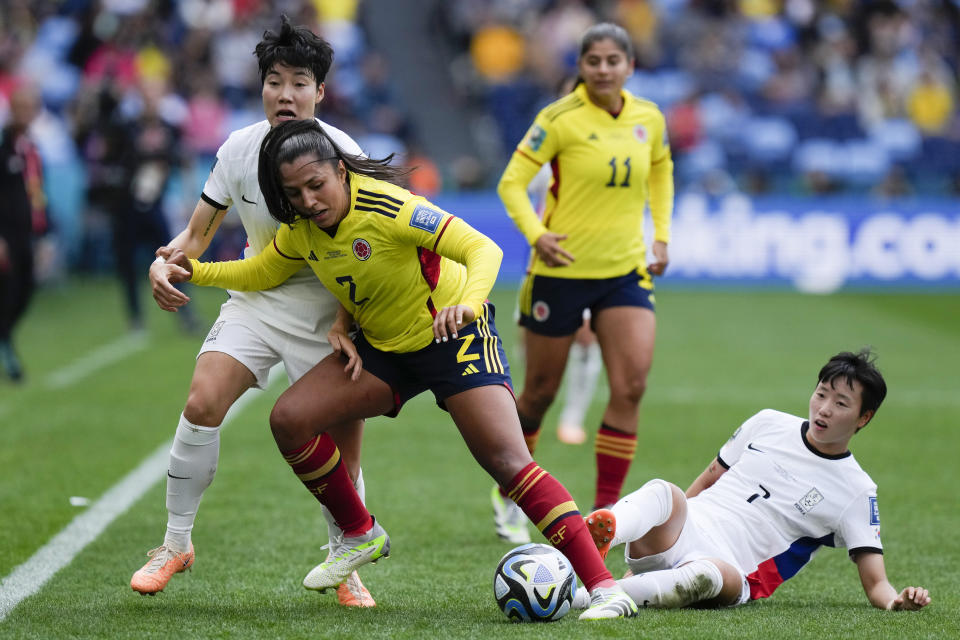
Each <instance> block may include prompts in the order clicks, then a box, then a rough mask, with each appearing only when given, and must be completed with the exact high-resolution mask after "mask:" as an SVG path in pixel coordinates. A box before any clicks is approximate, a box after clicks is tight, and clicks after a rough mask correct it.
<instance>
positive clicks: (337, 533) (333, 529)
mask: <svg viewBox="0 0 960 640" xmlns="http://www.w3.org/2000/svg"><path fill="white" fill-rule="evenodd" d="M353 486H354V488H355V489H356V490H357V494H358V495H359V496H360V502H362V503H363V504H367V487H366V485H364V483H363V469H359V470H358V471H357V481H356V482H354V483H353ZM320 507H321V508H320V511H321V513H323V519H324V520H326V521H327V540H328V541H329V542H330V543H331V544H332V543H333V541H334V540H338V539H340V538H342V537H343V529H341V528H340V527H338V526H337V522H336V520H334V519H333V514H332V513H330V510H329V509H327V508H326V507H325V506H324V505H322V504H321V505H320ZM330 551H331V552H333V549H332V548H331V549H330Z"/></svg>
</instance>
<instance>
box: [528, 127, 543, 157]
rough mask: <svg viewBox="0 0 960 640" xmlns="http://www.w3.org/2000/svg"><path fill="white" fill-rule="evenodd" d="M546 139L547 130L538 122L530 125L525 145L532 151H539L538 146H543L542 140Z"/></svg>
mask: <svg viewBox="0 0 960 640" xmlns="http://www.w3.org/2000/svg"><path fill="white" fill-rule="evenodd" d="M546 139H547V132H546V131H544V129H543V127H541V126H540V125H538V124H535V125H533V126H532V127H530V131H528V132H527V146H528V147H530V148H531V149H533V150H534V151H540V147H542V146H543V141H544V140H546Z"/></svg>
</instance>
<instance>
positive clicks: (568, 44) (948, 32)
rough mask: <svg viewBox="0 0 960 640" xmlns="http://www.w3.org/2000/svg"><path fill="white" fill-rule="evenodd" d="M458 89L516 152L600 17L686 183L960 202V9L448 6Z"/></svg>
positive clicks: (457, 2)
mask: <svg viewBox="0 0 960 640" xmlns="http://www.w3.org/2000/svg"><path fill="white" fill-rule="evenodd" d="M443 20H444V23H445V30H446V31H447V32H448V33H449V34H450V35H451V38H452V40H453V42H454V43H455V45H456V46H457V47H458V50H459V51H461V52H462V55H461V56H460V57H459V59H458V60H456V61H455V62H454V63H453V65H452V75H453V77H454V79H455V81H456V82H457V86H458V89H459V91H460V92H461V93H462V94H463V95H464V96H467V97H468V98H469V99H471V100H473V101H474V102H475V103H477V104H481V105H483V106H484V109H485V112H486V113H487V114H489V116H488V118H489V120H490V125H491V126H492V127H495V129H496V131H497V132H498V133H499V143H500V145H499V147H500V149H499V152H500V153H501V154H502V155H506V154H509V153H510V152H511V151H512V149H513V148H514V146H515V145H516V143H517V142H518V141H519V139H520V138H521V137H522V136H523V134H524V132H525V130H526V128H527V126H528V125H529V123H530V122H531V121H532V119H533V117H534V115H535V114H536V111H537V110H538V109H539V108H541V107H542V106H544V104H546V103H547V102H549V101H551V100H553V99H555V91H556V87H557V86H558V85H559V83H560V82H561V80H562V79H563V78H564V77H566V76H568V75H575V73H576V58H577V53H578V51H577V45H578V37H579V35H580V34H581V33H582V32H583V31H584V30H585V29H586V28H587V27H588V26H590V25H591V24H594V23H595V22H597V21H599V20H609V21H613V22H616V23H618V24H620V25H622V26H623V27H625V28H626V29H627V31H628V32H629V33H630V34H631V36H632V38H633V41H634V44H635V48H636V60H637V71H636V73H635V74H634V76H633V77H632V79H631V80H630V81H629V82H628V85H627V88H628V89H629V90H630V91H632V92H633V93H635V94H637V95H640V96H642V97H645V98H647V99H650V100H652V101H654V102H656V103H657V104H658V105H659V106H660V108H661V109H662V110H663V111H664V113H665V115H666V117H667V121H668V126H669V133H670V140H671V143H672V149H673V154H674V159H675V161H676V171H677V179H678V183H679V186H680V187H681V188H692V189H702V190H704V191H707V192H710V193H715V192H720V193H722V192H725V191H729V190H734V189H736V190H743V191H747V192H752V193H763V192H768V191H776V192H778V193H792V194H805V193H809V194H824V193H835V192H845V193H856V194H863V193H871V192H872V193H875V194H878V195H881V196H901V195H909V194H912V193H923V194H938V195H943V194H956V193H960V118H958V116H957V108H956V106H957V88H958V87H957V69H958V64H960V37H958V35H960V34H958V30H960V2H957V1H956V0H939V1H938V0H899V1H895V2H889V1H886V2H885V1H866V0H824V1H820V2H817V1H815V0H597V1H592V2H591V1H587V0H450V1H449V2H444V3H443Z"/></svg>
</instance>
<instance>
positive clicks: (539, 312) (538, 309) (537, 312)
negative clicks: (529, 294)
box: [533, 300, 550, 322]
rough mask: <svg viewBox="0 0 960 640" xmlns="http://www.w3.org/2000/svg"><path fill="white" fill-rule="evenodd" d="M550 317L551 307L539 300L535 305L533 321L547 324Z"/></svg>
mask: <svg viewBox="0 0 960 640" xmlns="http://www.w3.org/2000/svg"><path fill="white" fill-rule="evenodd" d="M549 317H550V305H548V304H547V303H546V302H544V301H543V300H537V301H536V302H534V303H533V319H534V320H536V321H537V322H546V321H547V318H549Z"/></svg>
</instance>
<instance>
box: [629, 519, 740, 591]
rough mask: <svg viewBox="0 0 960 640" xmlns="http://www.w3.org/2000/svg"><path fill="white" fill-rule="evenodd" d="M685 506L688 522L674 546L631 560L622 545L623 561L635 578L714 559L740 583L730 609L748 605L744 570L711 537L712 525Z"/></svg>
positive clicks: (729, 552)
mask: <svg viewBox="0 0 960 640" xmlns="http://www.w3.org/2000/svg"><path fill="white" fill-rule="evenodd" d="M687 506H688V509H687V521H686V522H684V523H683V529H682V530H681V531H680V537H679V538H677V541H676V542H675V543H674V545H673V546H672V547H670V548H669V549H667V550H666V551H663V552H661V553H657V554H654V555H652V556H645V557H643V558H631V557H630V545H629V544H627V545H624V550H623V557H624V560H626V562H627V566H629V567H630V570H631V571H632V572H633V574H634V575H640V574H641V573H649V572H651V571H663V570H665V569H673V568H675V567H679V566H680V565H682V564H686V563H688V562H692V561H694V560H702V559H704V558H717V559H720V560H723V561H724V562H726V563H728V564H729V565H730V566H732V567H733V568H735V569H736V570H737V572H738V573H739V574H740V577H741V578H742V579H743V587H742V589H741V591H740V599H739V600H738V601H737V602H735V603H734V604H732V605H730V606H733V607H736V606H738V605H741V604H744V603H745V602H749V601H750V584H749V583H748V582H747V576H746V574H745V573H744V572H743V569H742V568H741V567H740V566H739V565H738V564H737V561H736V559H735V558H736V556H734V554H733V553H732V552H731V551H730V550H729V549H728V548H727V546H726V545H725V544H724V543H723V541H722V540H719V539H717V538H715V537H714V536H712V535H710V527H711V526H715V525H714V524H713V523H711V522H710V521H709V520H708V519H707V517H706V516H705V515H704V514H703V513H701V512H700V510H698V509H696V508H694V505H691V504H688V505H687Z"/></svg>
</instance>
